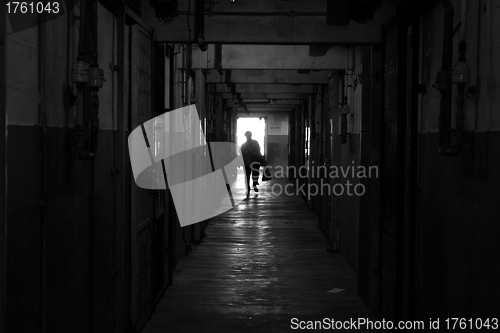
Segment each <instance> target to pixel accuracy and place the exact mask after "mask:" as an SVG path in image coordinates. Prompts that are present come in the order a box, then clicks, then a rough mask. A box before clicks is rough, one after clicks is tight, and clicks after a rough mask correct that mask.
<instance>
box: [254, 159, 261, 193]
mask: <svg viewBox="0 0 500 333" xmlns="http://www.w3.org/2000/svg"><path fill="white" fill-rule="evenodd" d="M259 169H260V163H258V162H254V163H252V180H253V189H254V190H255V192H257V191H258V189H257V185H259Z"/></svg>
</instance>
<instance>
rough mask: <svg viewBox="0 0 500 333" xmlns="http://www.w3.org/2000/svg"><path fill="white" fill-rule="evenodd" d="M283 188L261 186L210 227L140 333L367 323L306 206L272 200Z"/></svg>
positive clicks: (349, 274) (344, 267)
mask: <svg viewBox="0 0 500 333" xmlns="http://www.w3.org/2000/svg"><path fill="white" fill-rule="evenodd" d="M287 183H288V181H287V180H286V179H276V180H273V181H271V183H264V184H263V186H261V189H260V191H259V193H255V192H253V191H252V194H251V196H250V198H248V199H246V200H244V201H243V202H242V203H240V204H239V205H238V206H236V208H234V209H232V210H230V211H228V212H226V213H225V214H222V215H219V216H217V217H215V218H213V219H212V220H211V221H210V223H209V226H208V227H207V229H206V231H205V233H206V235H205V238H204V239H203V241H202V243H201V244H200V245H198V246H196V247H195V248H194V249H193V251H192V252H191V253H190V254H189V256H187V257H185V258H183V259H182V261H181V264H180V265H179V266H178V267H177V269H176V270H175V271H174V281H173V285H172V286H171V287H169V288H168V289H167V291H166V292H165V294H164V296H163V298H162V299H161V301H160V302H159V304H158V306H157V308H156V312H155V313H153V315H152V316H151V319H150V320H149V322H148V323H147V324H146V326H145V328H144V329H143V330H142V331H141V332H142V333H160V332H162V333H163V332H218V333H219V332H220V333H224V332H288V331H292V330H291V319H292V318H297V319H298V320H300V321H310V320H322V319H323V318H333V319H335V320H349V319H350V318H369V312H368V310H367V309H366V307H365V306H364V305H363V302H362V301H361V299H360V298H359V297H357V288H356V278H355V274H354V272H353V270H352V268H351V267H350V266H349V265H348V263H347V262H346V260H345V259H344V258H343V257H342V256H341V254H339V253H331V252H327V251H326V247H327V246H328V245H329V244H328V242H327V241H326V240H325V239H324V236H323V235H322V234H321V231H320V230H319V229H318V218H317V217H316V216H315V214H314V213H313V212H312V211H311V210H309V209H308V207H307V205H306V203H305V201H304V200H303V199H302V198H300V197H298V196H287V195H285V194H282V195H279V196H278V195H273V191H272V188H273V186H274V192H275V193H279V188H280V187H282V186H284V185H286V184H287ZM289 192H290V191H289ZM335 289H336V290H335ZM329 291H330V292H329Z"/></svg>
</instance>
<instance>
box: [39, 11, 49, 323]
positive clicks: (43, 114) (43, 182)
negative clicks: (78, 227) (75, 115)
mask: <svg viewBox="0 0 500 333" xmlns="http://www.w3.org/2000/svg"><path fill="white" fill-rule="evenodd" d="M44 22H45V14H44V13H41V14H39V15H38V95H39V102H38V124H39V126H40V127H41V128H40V145H41V147H40V148H41V149H40V151H41V156H40V170H41V178H40V230H41V234H40V237H41V239H40V244H41V251H40V262H41V266H40V269H41V272H40V276H41V278H40V317H41V320H40V331H41V332H45V326H46V318H45V314H46V307H45V300H46V294H45V291H46V290H45V286H46V278H47V276H46V262H45V248H46V228H45V224H46V210H45V207H46V198H47V165H46V159H47V109H46V108H45V72H46V71H45V67H46V66H45V65H46V60H45V29H46V26H45V24H44Z"/></svg>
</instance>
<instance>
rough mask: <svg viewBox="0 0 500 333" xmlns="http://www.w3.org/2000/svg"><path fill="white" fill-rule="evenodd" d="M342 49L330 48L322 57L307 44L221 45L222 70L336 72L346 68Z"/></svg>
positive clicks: (345, 51) (345, 49)
mask: <svg viewBox="0 0 500 333" xmlns="http://www.w3.org/2000/svg"><path fill="white" fill-rule="evenodd" d="M347 52H348V49H347V48H346V47H345V46H332V47H330V48H329V49H328V51H327V53H326V55H325V56H323V57H315V56H310V55H309V46H308V45H222V68H228V69H295V70H297V69H311V70H321V69H324V70H336V69H344V68H345V67H346V54H347Z"/></svg>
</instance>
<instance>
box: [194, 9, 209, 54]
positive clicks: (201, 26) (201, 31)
mask: <svg viewBox="0 0 500 333" xmlns="http://www.w3.org/2000/svg"><path fill="white" fill-rule="evenodd" d="M195 17H196V21H195V22H196V28H195V31H196V41H197V43H198V46H199V47H200V50H202V51H203V52H205V51H206V50H207V48H208V46H207V44H206V43H205V1H204V0H196V16H195Z"/></svg>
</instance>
